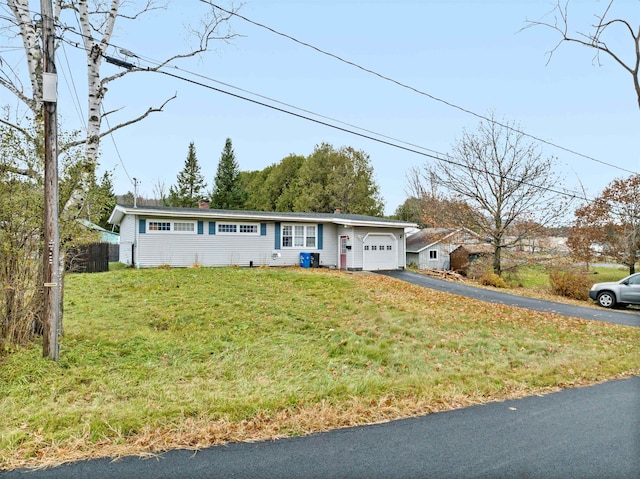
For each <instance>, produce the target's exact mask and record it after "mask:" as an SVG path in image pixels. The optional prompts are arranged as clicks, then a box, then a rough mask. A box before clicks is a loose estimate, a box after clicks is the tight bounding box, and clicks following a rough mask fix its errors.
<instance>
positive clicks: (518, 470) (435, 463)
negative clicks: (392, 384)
mask: <svg viewBox="0 0 640 479" xmlns="http://www.w3.org/2000/svg"><path fill="white" fill-rule="evenodd" d="M639 411H640V378H638V377H636V378H631V379H626V380H620V381H612V382H608V383H604V384H600V385H598V386H594V387H589V388H581V389H569V390H564V391H561V392H558V393H554V394H549V395H546V396H541V397H529V398H525V399H520V400H513V401H506V402H502V403H491V404H487V405H483V406H475V407H470V408H466V409H459V410H456V411H449V412H442V413H437V414H430V415H427V416H423V417H418V418H411V419H406V420H400V421H393V422H390V423H386V424H378V425H373V426H365V427H356V428H349V429H342V430H338V431H332V432H329V433H324V434H315V435H312V436H307V437H302V438H294V439H284V440H279V441H270V442H263V443H254V444H246V443H245V444H231V445H228V446H220V447H213V448H210V449H206V450H202V451H199V452H197V453H194V452H192V451H171V452H167V453H165V454H164V455H162V456H161V457H159V458H154V459H139V458H135V457H129V458H125V459H122V460H120V461H117V462H112V461H109V460H95V461H87V462H79V463H73V464H70V465H67V466H62V467H58V468H55V469H48V470H42V471H35V472H30V473H27V472H24V471H13V472H9V473H5V474H2V473H0V478H2V479H9V478H11V479H13V478H20V479H53V478H56V479H64V478H84V477H86V478H95V479H100V478H135V479H152V478H153V479H162V478H178V477H180V478H256V479H261V478H274V479H275V478H278V479H286V478H311V479H313V478H350V479H357V478H368V479H376V478H385V479H396V478H397V479H399V478H411V479H418V478H438V479H439V478H443V479H447V478H465V479H467V478H468V479H473V478H487V479H488V478H491V479H494V478H529V479H534V478H536V479H537V478H544V479H554V478H563V479H573V478H581V479H587V478H614V479H638V478H640V413H639Z"/></svg>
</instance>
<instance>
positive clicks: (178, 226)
mask: <svg viewBox="0 0 640 479" xmlns="http://www.w3.org/2000/svg"><path fill="white" fill-rule="evenodd" d="M195 226H196V225H195V223H194V222H193V221H189V222H185V221H175V222H174V223H173V231H176V232H177V231H180V232H183V233H193V232H194V231H195Z"/></svg>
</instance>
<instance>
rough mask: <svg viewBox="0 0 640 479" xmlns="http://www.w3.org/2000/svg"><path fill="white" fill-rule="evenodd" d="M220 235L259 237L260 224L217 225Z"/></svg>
mask: <svg viewBox="0 0 640 479" xmlns="http://www.w3.org/2000/svg"><path fill="white" fill-rule="evenodd" d="M216 228H217V230H218V234H222V235H257V234H260V228H259V225H258V223H217V224H216Z"/></svg>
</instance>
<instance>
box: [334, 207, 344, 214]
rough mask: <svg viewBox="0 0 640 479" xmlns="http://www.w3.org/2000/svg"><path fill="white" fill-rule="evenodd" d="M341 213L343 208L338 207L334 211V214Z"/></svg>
mask: <svg viewBox="0 0 640 479" xmlns="http://www.w3.org/2000/svg"><path fill="white" fill-rule="evenodd" d="M340 213H342V208H336V210H335V211H334V212H333V214H334V215H339V214H340Z"/></svg>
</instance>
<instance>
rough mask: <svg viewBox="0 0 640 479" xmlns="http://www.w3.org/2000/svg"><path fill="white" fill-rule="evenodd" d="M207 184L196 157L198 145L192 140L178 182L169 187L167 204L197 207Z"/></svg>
mask: <svg viewBox="0 0 640 479" xmlns="http://www.w3.org/2000/svg"><path fill="white" fill-rule="evenodd" d="M206 186H207V185H206V183H205V182H204V176H202V174H201V173H200V165H199V164H198V159H197V158H196V147H195V145H194V143H193V141H192V142H191V143H189V153H188V154H187V159H186V160H185V162H184V168H183V169H182V171H181V172H180V173H178V182H177V184H176V185H175V186H171V187H170V188H169V197H168V198H167V206H181V207H185V208H195V207H196V206H198V200H200V199H201V198H202V194H203V191H204V189H205V188H206Z"/></svg>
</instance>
